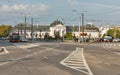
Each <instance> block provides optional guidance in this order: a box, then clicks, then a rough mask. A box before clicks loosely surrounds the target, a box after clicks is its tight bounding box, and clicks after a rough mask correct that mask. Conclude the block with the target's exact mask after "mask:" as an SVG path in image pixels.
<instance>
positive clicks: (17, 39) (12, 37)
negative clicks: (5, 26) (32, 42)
mask: <svg viewBox="0 0 120 75" xmlns="http://www.w3.org/2000/svg"><path fill="white" fill-rule="evenodd" d="M9 41H10V42H20V35H19V33H12V34H11V35H10V36H9Z"/></svg>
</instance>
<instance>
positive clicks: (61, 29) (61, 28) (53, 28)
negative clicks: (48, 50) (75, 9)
mask: <svg viewBox="0 0 120 75" xmlns="http://www.w3.org/2000/svg"><path fill="white" fill-rule="evenodd" d="M14 32H15V31H14ZM16 32H17V30H16ZM55 32H59V35H60V36H61V37H63V36H64V35H65V34H66V33H67V27H66V26H64V25H61V24H58V25H54V26H50V27H49V31H41V32H40V31H34V38H44V36H45V35H46V34H49V36H51V37H55V35H54V34H55ZM71 32H72V34H73V35H75V36H76V37H79V34H80V33H81V32H80V33H79V32H78V31H71ZM84 32H85V33H86V34H87V35H86V36H85V37H90V38H99V31H96V30H85V31H84ZM19 33H20V32H19ZM22 34H23V35H22V36H25V35H24V32H23V33H22ZM26 38H31V31H30V30H27V32H26Z"/></svg>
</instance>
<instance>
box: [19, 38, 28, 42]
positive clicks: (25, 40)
mask: <svg viewBox="0 0 120 75" xmlns="http://www.w3.org/2000/svg"><path fill="white" fill-rule="evenodd" d="M20 41H21V42H27V41H28V40H27V39H26V38H21V40H20Z"/></svg>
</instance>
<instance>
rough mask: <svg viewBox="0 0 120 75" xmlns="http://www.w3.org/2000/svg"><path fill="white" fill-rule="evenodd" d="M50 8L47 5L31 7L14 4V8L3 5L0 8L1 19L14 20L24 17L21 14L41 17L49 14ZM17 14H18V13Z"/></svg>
mask: <svg viewBox="0 0 120 75" xmlns="http://www.w3.org/2000/svg"><path fill="white" fill-rule="evenodd" d="M48 10H49V7H48V6H47V5H45V4H38V5H29V4H26V5H24V4H14V5H12V6H10V5H7V4H3V5H2V6H0V13H1V14H0V16H1V18H2V19H3V18H12V17H15V16H16V17H20V16H22V15H21V14H20V13H21V12H23V13H30V14H31V15H32V16H41V15H44V14H46V13H47V12H48ZM16 12H17V13H16Z"/></svg>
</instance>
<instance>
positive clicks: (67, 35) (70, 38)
mask: <svg viewBox="0 0 120 75" xmlns="http://www.w3.org/2000/svg"><path fill="white" fill-rule="evenodd" d="M64 38H65V39H68V40H72V39H73V35H72V32H67V33H66V35H65V36H64Z"/></svg>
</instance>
